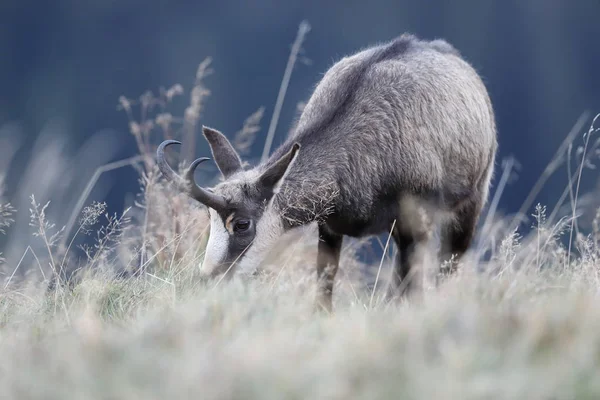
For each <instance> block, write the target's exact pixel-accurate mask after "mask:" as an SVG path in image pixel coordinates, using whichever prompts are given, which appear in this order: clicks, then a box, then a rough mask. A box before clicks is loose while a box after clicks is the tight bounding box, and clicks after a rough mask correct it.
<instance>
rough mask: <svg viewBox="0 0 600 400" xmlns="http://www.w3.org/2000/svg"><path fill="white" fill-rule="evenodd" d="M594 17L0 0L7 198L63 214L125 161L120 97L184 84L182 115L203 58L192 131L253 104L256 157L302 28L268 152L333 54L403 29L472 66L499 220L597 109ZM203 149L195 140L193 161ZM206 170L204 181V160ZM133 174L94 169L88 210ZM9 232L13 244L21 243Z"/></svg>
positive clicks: (531, 2) (507, 10)
mask: <svg viewBox="0 0 600 400" xmlns="http://www.w3.org/2000/svg"><path fill="white" fill-rule="evenodd" d="M598 15H600V1H598V0H576V1H572V0H571V1H567V0H502V1H491V0H480V1H472V0H469V1H462V0H460V1H452V2H448V1H444V0H430V1H427V2H419V1H401V0H394V1H379V0H370V1H368V2H367V1H354V0H345V1H338V2H332V1H331V2H323V1H312V0H304V1H297V2H281V1H273V0H255V1H246V2H242V1H237V2H232V1H218V2H208V1H166V0H155V1H151V2H150V1H140V0H120V1H90V0H53V1H39V0H36V1H34V0H18V1H17V0H3V1H2V2H0V171H1V172H2V173H3V175H4V177H5V182H4V185H5V197H6V198H7V199H8V200H9V201H11V202H12V203H13V204H15V205H16V206H17V208H23V209H24V211H26V208H27V206H28V204H29V196H30V195H31V194H35V196H36V200H37V201H38V202H39V203H42V204H43V203H45V202H47V201H48V200H52V202H53V203H58V204H60V206H55V207H54V209H53V208H52V207H49V212H52V213H54V217H55V219H56V220H57V221H65V220H66V218H67V216H68V215H69V213H70V212H71V211H72V209H73V205H74V204H75V202H76V200H77V197H78V196H79V195H80V194H81V193H82V191H83V190H84V188H85V186H86V182H88V181H89V179H90V177H91V176H92V175H93V173H94V171H95V170H96V169H97V168H98V167H99V166H101V165H103V164H106V163H108V162H113V161H117V160H120V159H123V158H127V157H130V156H132V155H135V154H136V152H137V147H136V144H135V140H134V138H133V136H132V135H131V134H130V132H129V128H128V119H127V115H126V114H125V113H124V112H123V111H120V110H118V109H117V105H118V99H119V97H120V96H121V95H123V96H126V97H128V98H133V99H135V98H138V97H139V96H140V95H141V94H142V93H144V92H145V91H146V90H153V91H154V92H155V93H156V92H157V91H158V88H159V87H161V86H162V87H165V88H168V87H171V86H172V85H173V84H177V83H178V84H181V85H182V86H183V88H184V89H185V90H186V91H185V92H184V95H183V96H181V97H180V98H179V99H178V100H177V101H176V102H175V103H174V104H173V106H172V107H171V108H170V111H171V112H172V113H173V114H175V115H183V111H184V109H185V107H186V106H187V104H188V103H189V89H190V88H191V87H192V85H193V82H194V77H195V74H196V69H197V67H198V64H199V63H200V62H202V61H203V60H204V59H205V58H206V57H211V58H212V63H211V68H212V69H213V71H214V72H213V73H212V74H211V75H210V76H209V77H207V78H206V80H205V82H204V84H205V86H206V87H207V88H208V89H209V90H210V96H209V97H208V98H207V100H206V103H205V106H204V108H203V111H202V114H201V118H200V123H201V124H206V125H209V126H212V127H215V128H218V129H220V130H221V131H223V132H224V133H226V134H227V135H228V136H230V137H232V136H233V135H234V133H235V132H237V131H239V130H240V129H241V127H242V125H243V122H244V120H245V119H246V118H247V117H248V116H249V115H250V114H252V113H253V112H255V111H256V110H257V109H259V107H265V108H264V111H265V114H264V118H263V119H262V121H261V123H260V127H261V130H260V131H259V132H258V133H257V137H256V140H255V141H254V143H253V145H252V147H251V149H250V152H249V153H248V154H247V155H246V156H245V157H246V159H247V160H248V161H249V162H250V163H253V162H256V161H257V160H258V159H259V158H260V156H261V153H262V150H263V145H264V140H265V135H266V132H267V128H268V125H269V121H270V118H271V115H272V113H273V109H274V104H275V100H276V97H277V94H278V91H279V86H280V82H281V78H282V76H283V73H284V70H285V67H286V64H287V60H288V56H289V53H290V48H291V45H292V43H293V41H294V38H295V36H296V33H297V31H298V26H299V24H300V22H301V21H303V20H306V21H308V22H309V23H310V26H311V30H310V32H309V33H308V34H307V35H306V38H305V40H304V43H303V46H302V47H303V52H302V54H301V58H300V59H299V61H298V62H297V63H296V65H295V68H294V71H293V75H292V77H291V81H290V85H289V89H288V91H287V96H286V98H285V103H284V106H283V109H282V113H281V118H280V120H279V125H278V127H277V131H276V135H275V138H274V142H273V147H276V146H277V145H278V144H280V143H281V142H282V141H283V140H284V138H285V136H286V135H287V132H288V130H289V128H290V125H291V124H292V122H293V118H294V116H295V115H296V112H297V111H296V105H297V104H298V103H299V102H301V101H304V100H306V99H307V98H308V96H309V95H310V93H311V91H312V89H313V87H314V85H315V84H316V83H317V82H318V80H319V78H320V77H321V76H322V74H323V73H324V72H325V71H326V70H327V68H328V67H329V66H331V65H332V63H333V62H334V61H335V60H337V59H338V58H340V57H342V56H344V55H346V54H349V53H353V52H355V51H357V50H359V49H361V48H363V47H366V46H369V45H371V44H374V43H377V42H383V41H387V40H390V39H392V38H394V37H396V36H398V35H400V34H401V33H403V32H411V33H414V34H416V35H418V36H420V37H422V38H427V39H432V38H445V39H447V40H448V41H449V42H451V43H452V44H453V45H454V46H456V47H457V48H458V49H459V50H460V51H461V53H462V54H463V55H464V57H465V58H466V59H467V60H468V61H469V62H470V63H471V64H472V65H473V66H474V67H475V68H476V69H477V70H478V71H479V72H480V73H481V75H482V76H483V78H484V80H485V83H486V85H487V87H488V90H489V92H490V95H491V98H492V102H493V105H494V108H495V110H496V115H497V122H498V129H499V143H500V150H499V157H498V167H497V173H496V176H495V179H494V184H495V185H496V184H497V183H498V181H499V178H500V176H501V174H502V160H503V159H506V158H507V157H514V159H515V160H516V162H517V165H518V166H519V167H520V168H518V169H516V170H515V174H513V177H512V179H510V180H509V182H508V186H507V187H506V189H505V190H504V192H503V195H502V197H501V198H500V202H499V210H501V211H502V212H506V213H512V212H515V211H517V210H518V209H519V207H520V206H521V205H522V204H523V201H524V199H525V198H526V197H527V194H528V193H529V191H530V190H531V188H532V186H533V185H534V183H535V182H536V180H537V179H538V177H539V176H540V174H541V173H542V172H543V170H544V168H545V167H546V165H547V164H548V163H549V162H550V160H551V159H552V157H553V155H554V153H555V152H556V151H557V149H558V148H559V146H560V144H561V142H562V141H563V140H564V138H565V137H566V136H567V134H568V133H569V131H570V130H571V129H572V128H573V126H574V125H575V124H576V122H577V121H578V119H579V118H580V117H581V116H582V114H583V113H585V112H588V114H587V119H586V120H585V121H584V122H583V124H582V125H580V126H579V128H580V133H583V131H584V130H587V128H588V127H589V124H590V123H591V118H592V117H593V116H594V115H595V114H597V113H598V112H600V74H599V67H600V51H598V50H599V47H598V38H600V24H598ZM577 140H578V141H579V142H581V135H579V136H578V138H577ZM579 144H580V143H577V144H576V145H575V146H579ZM208 152H209V149H208V146H207V144H206V143H205V141H204V139H203V138H202V137H201V133H200V131H198V140H197V141H196V148H195V155H196V156H201V155H208ZM573 165H575V164H573ZM574 168H575V166H574ZM204 170H205V173H206V174H207V176H209V177H214V176H216V172H217V170H216V167H215V166H214V164H213V165H212V166H209V167H206V168H204ZM567 176H568V173H567V169H566V167H561V168H560V169H559V170H558V171H557V172H556V173H555V175H553V177H552V178H551V179H550V180H549V181H548V183H547V184H546V185H545V186H544V189H543V190H542V191H541V192H540V194H539V195H538V196H537V197H536V201H541V202H542V203H545V204H548V205H549V206H550V205H552V204H553V203H554V202H555V201H556V199H557V198H558V196H559V195H560V193H561V192H562V191H563V189H564V188H565V185H566V183H567ZM596 176H597V172H595V171H589V172H588V171H586V172H585V174H584V180H583V185H586V186H585V187H586V188H588V189H590V190H591V189H593V188H594V187H595V185H596V182H597V180H596ZM138 178H139V176H138V174H137V172H136V171H135V170H134V169H132V168H130V167H127V168H120V169H117V170H114V171H112V172H108V173H106V174H103V175H102V176H101V177H100V179H99V180H98V183H97V185H95V186H94V189H93V191H92V192H91V194H90V196H89V198H88V200H87V202H89V201H91V200H104V201H106V202H107V204H108V207H109V210H112V211H117V212H119V211H120V210H122V208H123V207H124V205H125V204H129V203H131V201H132V198H133V197H132V196H133V195H135V193H137V191H139V182H138ZM515 178H516V179H515ZM493 193H494V190H492V194H493ZM17 218H18V220H17V223H16V224H15V226H16V225H19V223H18V222H19V221H21V224H20V225H21V226H22V225H25V226H26V225H27V219H28V218H29V215H28V213H27V212H24V213H20V214H18V216H17ZM23 223H24V224H23ZM20 229H21V228H18V229H16V230H14V231H13V232H12V233H11V235H12V237H13V238H14V237H16V236H18V235H19V234H21V233H22V234H25V232H24V231H22V232H21V230H20ZM19 232H21V233H19ZM28 234H29V233H28ZM11 235H9V236H11ZM3 240H7V239H3ZM9 250H10V249H9ZM5 253H7V251H6V249H5ZM15 254H19V255H20V254H22V249H19V250H15Z"/></svg>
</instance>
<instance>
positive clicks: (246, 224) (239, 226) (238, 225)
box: [233, 219, 250, 232]
mask: <svg viewBox="0 0 600 400" xmlns="http://www.w3.org/2000/svg"><path fill="white" fill-rule="evenodd" d="M248 228H250V220H247V219H240V220H237V221H235V224H234V225H233V230H234V231H235V232H245V231H247V230H248Z"/></svg>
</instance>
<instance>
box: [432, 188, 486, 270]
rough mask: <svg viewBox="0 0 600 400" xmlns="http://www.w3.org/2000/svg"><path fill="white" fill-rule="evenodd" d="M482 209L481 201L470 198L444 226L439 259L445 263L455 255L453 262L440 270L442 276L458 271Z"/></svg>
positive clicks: (471, 240)
mask: <svg viewBox="0 0 600 400" xmlns="http://www.w3.org/2000/svg"><path fill="white" fill-rule="evenodd" d="M481 210H482V203H481V201H479V200H477V199H472V200H469V201H468V202H467V203H465V204H463V205H462V206H461V207H460V208H459V209H458V210H457V212H456V214H455V219H454V220H453V221H451V222H448V223H447V224H445V225H444V226H443V227H442V230H441V237H440V242H441V248H440V253H439V261H440V262H442V263H443V262H445V261H449V260H450V259H451V258H452V256H454V259H453V260H452V263H451V264H450V265H449V266H448V267H447V268H444V269H443V271H440V272H441V275H442V276H448V275H451V274H453V273H454V272H455V271H456V269H457V263H458V262H459V261H460V259H461V258H462V256H463V255H464V254H465V253H466V251H467V250H468V249H469V247H470V246H471V243H472V242H473V238H474V236H475V230H476V228H477V221H478V220H479V216H480V214H481Z"/></svg>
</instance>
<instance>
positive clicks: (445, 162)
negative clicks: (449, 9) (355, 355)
mask: <svg viewBox="0 0 600 400" xmlns="http://www.w3.org/2000/svg"><path fill="white" fill-rule="evenodd" d="M204 135H205V137H206V138H207V140H208V142H209V143H210V145H211V150H212V153H213V156H214V158H215V161H216V163H217V165H218V166H219V168H220V170H221V172H222V173H223V176H224V177H225V180H224V181H223V182H221V183H220V184H219V185H217V186H216V187H215V188H213V190H212V191H210V196H213V197H215V198H211V199H208V200H207V198H205V197H202V198H198V199H199V201H202V202H203V203H205V204H207V203H210V204H212V205H209V207H211V241H212V242H211V241H209V245H208V249H207V258H208V259H209V262H205V264H207V265H208V264H210V267H207V268H209V269H210V272H211V273H213V272H214V271H219V272H223V271H224V269H229V268H230V267H231V265H232V263H239V265H243V264H244V263H245V262H246V263H247V264H253V267H254V266H256V264H258V263H260V256H259V254H258V253H264V252H265V251H267V250H268V248H269V247H270V246H272V245H273V244H274V243H275V241H276V238H277V237H279V236H280V235H281V234H282V233H283V232H285V231H286V230H288V229H291V228H293V227H296V226H301V225H305V224H309V223H312V222H317V223H318V225H319V236H320V240H319V255H318V259H317V273H318V278H319V292H318V301H319V304H320V305H321V306H322V307H324V308H326V309H331V293H332V288H333V282H334V277H335V273H336V270H337V266H338V262H339V252H340V249H341V244H342V238H343V236H352V237H363V236H366V235H375V234H380V233H383V232H390V231H392V236H393V238H394V241H395V243H396V245H397V247H398V250H399V252H398V258H397V260H396V267H395V272H396V273H395V275H394V279H393V282H392V287H391V289H390V293H391V294H400V293H403V292H405V291H406V290H409V289H411V288H418V287H419V284H420V278H419V275H420V274H419V268H418V264H419V262H420V261H419V260H420V258H419V249H421V248H422V247H423V246H424V245H425V244H426V242H427V241H428V240H429V238H430V236H431V235H430V232H431V231H432V229H433V226H434V224H435V223H438V222H439V223H440V224H441V228H442V233H443V234H442V254H441V257H443V258H447V257H449V256H450V255H451V254H454V255H455V256H458V257H460V256H461V255H462V254H463V253H464V252H465V251H466V250H467V249H468V247H469V245H470V243H471V241H472V238H473V235H474V231H475V227H476V224H477V220H478V218H479V216H480V213H481V210H482V207H483V206H484V204H485V203H486V200H487V197H488V192H489V186H490V180H491V177H492V173H493V167H494V162H495V155H496V149H497V139H496V125H495V119H494V111H493V108H492V105H491V102H490V98H489V96H488V92H487V90H486V88H485V86H484V84H483V82H482V80H481V78H480V77H479V75H478V74H477V72H476V71H475V70H474V69H473V67H472V66H471V65H470V64H469V63H468V62H466V61H465V60H464V59H463V58H462V57H461V55H460V54H459V52H458V51H457V50H456V49H455V48H454V47H452V46H451V45H450V44H448V43H447V42H445V41H443V40H434V41H425V40H420V39H418V38H416V37H415V36H413V35H407V34H405V35H402V36H400V37H398V38H396V39H395V40H393V41H390V42H388V43H385V44H382V45H378V46H374V47H371V48H368V49H366V50H363V51H360V52H358V53H356V54H354V55H352V56H348V57H345V58H342V59H341V60H339V61H338V62H336V63H335V64H334V65H333V66H332V67H331V68H330V69H329V70H328V71H327V73H326V74H325V75H324V77H323V78H322V80H321V81H320V82H319V83H318V85H317V86H316V88H315V90H314V93H313V95H312V96H311V97H310V100H309V101H308V103H307V104H306V107H305V108H304V110H303V113H302V115H301V117H300V119H299V121H298V123H297V127H296V129H295V131H294V132H293V134H292V135H291V136H290V137H289V138H288V139H287V140H286V141H285V143H284V144H283V145H281V146H280V147H279V148H278V149H277V150H276V151H275V152H274V153H273V155H272V156H271V157H270V158H269V159H268V160H267V161H266V162H265V163H264V164H262V165H258V166H256V167H254V168H252V169H249V170H244V169H243V168H242V165H241V161H240V159H239V156H238V155H237V153H236V152H235V150H233V147H232V146H231V144H230V143H229V141H228V140H227V139H226V138H225V136H224V135H223V134H221V133H220V132H218V131H216V130H214V129H211V128H206V127H205V128H204ZM163 149H164V147H163ZM159 150H160V149H159ZM161 151H162V150H161ZM160 155H161V153H160V151H159V159H160ZM196 165H197V164H195V165H194V168H195V166H196ZM167 176H169V175H168V173H167ZM171 178H172V179H176V178H174V177H172V176H171ZM187 190H188V191H189V188H188V189H187ZM209 200H210V201H209ZM215 202H216V203H215ZM440 215H443V217H441V218H438V216H440ZM240 218H241V221H242V224H241V228H242V229H241V230H236V227H237V225H236V221H238V220H240ZM392 227H393V229H392ZM213 231H214V235H213ZM214 249H216V250H214ZM253 249H254V250H253ZM211 253H212V254H211ZM245 260H246V261H245ZM411 271H416V272H417V273H416V275H415V276H412V275H411V276H409V273H410V272H411Z"/></svg>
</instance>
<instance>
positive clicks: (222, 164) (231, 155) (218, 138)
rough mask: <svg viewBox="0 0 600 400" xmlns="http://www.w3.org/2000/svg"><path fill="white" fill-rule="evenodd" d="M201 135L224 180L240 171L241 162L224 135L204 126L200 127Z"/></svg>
mask: <svg viewBox="0 0 600 400" xmlns="http://www.w3.org/2000/svg"><path fill="white" fill-rule="evenodd" d="M202 133H203V134H204V137H205V138H206V140H207V141H208V144H209V145H210V151H211V152H212V155H213V158H214V159H215V163H216V164H217V167H219V170H220V171H221V174H223V177H224V178H225V179H227V178H229V177H230V176H231V175H233V174H234V173H236V172H238V171H241V170H242V160H241V159H240V156H239V155H238V153H237V151H235V149H234V148H233V146H232V145H231V142H229V140H228V139H227V137H225V135H223V134H222V133H221V132H219V131H218V130H216V129H212V128H209V127H206V126H203V127H202Z"/></svg>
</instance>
